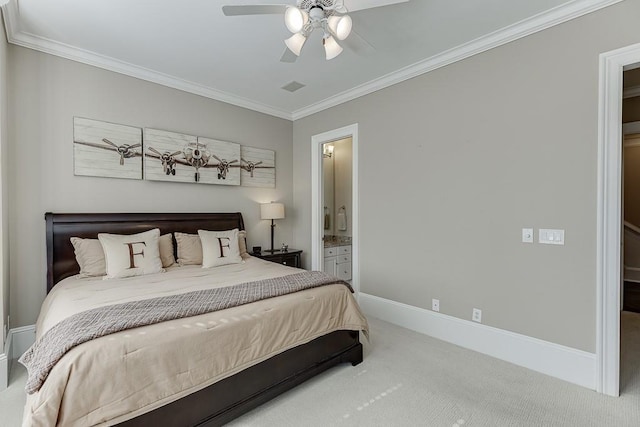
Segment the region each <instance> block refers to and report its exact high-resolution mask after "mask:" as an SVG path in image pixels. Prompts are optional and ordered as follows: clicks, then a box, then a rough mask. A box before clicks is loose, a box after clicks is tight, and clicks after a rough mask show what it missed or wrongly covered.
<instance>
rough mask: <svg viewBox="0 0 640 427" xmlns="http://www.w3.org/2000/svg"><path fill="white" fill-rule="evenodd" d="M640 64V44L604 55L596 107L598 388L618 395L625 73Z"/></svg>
mask: <svg viewBox="0 0 640 427" xmlns="http://www.w3.org/2000/svg"><path fill="white" fill-rule="evenodd" d="M638 67H640V44H635V45H632V46H628V47H625V48H622V49H617V50H615V51H612V52H607V53H603V54H601V55H600V97H599V108H598V110H599V111H598V125H599V126H598V127H599V132H598V133H599V136H598V202H597V209H598V211H597V216H598V219H597V244H596V252H597V253H596V274H597V277H596V282H597V307H596V312H597V327H596V390H597V391H598V392H601V393H604V394H608V395H610V396H619V394H620V308H621V304H620V302H621V292H620V291H621V286H620V285H621V278H622V271H621V270H622V265H621V264H622V261H621V260H622V257H621V247H620V243H621V236H622V194H621V193H622V136H623V133H622V97H623V94H622V87H623V72H624V71H625V70H632V69H635V68H638Z"/></svg>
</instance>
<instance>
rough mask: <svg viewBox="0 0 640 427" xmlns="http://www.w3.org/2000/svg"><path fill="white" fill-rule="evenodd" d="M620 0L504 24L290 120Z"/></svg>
mask: <svg viewBox="0 0 640 427" xmlns="http://www.w3.org/2000/svg"><path fill="white" fill-rule="evenodd" d="M621 1H623V0H574V1H572V2H570V3H566V4H564V5H561V6H557V7H555V8H553V9H550V10H548V11H545V12H542V13H539V14H537V15H534V16H532V17H531V18H527V19H525V20H522V21H520V22H517V23H515V24H512V25H509V26H508V27H505V28H502V29H500V30H497V31H494V32H493V33H489V34H487V35H485V36H482V37H478V38H477V39H475V40H472V41H470V42H467V43H464V44H461V45H458V46H456V47H454V48H452V49H449V50H447V51H444V52H442V53H440V54H437V55H434V56H432V57H430V58H427V59H424V60H422V61H419V62H416V63H415V64H412V65H409V66H407V67H404V68H401V69H399V70H397V71H394V72H392V73H389V74H387V75H385V76H382V77H380V78H377V79H375V80H371V81H370V82H367V83H365V84H362V85H360V86H356V87H354V88H353V89H349V90H347V91H344V92H342V93H340V94H338V95H335V96H331V97H329V98H326V99H324V100H322V101H320V102H317V103H315V104H311V105H309V106H307V107H305V108H301V109H299V110H295V111H293V112H292V116H293V120H294V121H295V120H299V119H302V118H304V117H307V116H310V115H312V114H315V113H317V112H320V111H322V110H326V109H328V108H331V107H335V106H336V105H340V104H343V103H345V102H348V101H351V100H353V99H356V98H359V97H361V96H364V95H368V94H370V93H373V92H377V91H379V90H381V89H384V88H387V87H389V86H393V85H395V84H397V83H401V82H403V81H406V80H409V79H411V78H414V77H417V76H419V75H422V74H425V73H428V72H430V71H433V70H436V69H438V68H442V67H445V66H447V65H450V64H453V63H454V62H458V61H462V60H463V59H466V58H469V57H471V56H473V55H477V54H479V53H482V52H486V51H487V50H490V49H493V48H496V47H498V46H502V45H504V44H507V43H510V42H512V41H514V40H518V39H520V38H523V37H526V36H528V35H531V34H534V33H537V32H539V31H542V30H546V29H547V28H550V27H553V26H555V25H558V24H562V23H564V22H567V21H570V20H572V19H575V18H579V17H580V16H583V15H586V14H589V13H591V12H595V11H597V10H600V9H602V8H605V7H607V6H611V5H613V4H615V3H619V2H621Z"/></svg>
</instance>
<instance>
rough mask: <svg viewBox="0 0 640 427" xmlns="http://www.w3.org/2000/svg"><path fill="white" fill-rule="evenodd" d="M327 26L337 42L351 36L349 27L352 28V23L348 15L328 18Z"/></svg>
mask: <svg viewBox="0 0 640 427" xmlns="http://www.w3.org/2000/svg"><path fill="white" fill-rule="evenodd" d="M327 24H328V25H329V28H330V29H331V31H333V34H335V35H336V37H337V38H338V40H344V39H346V38H347V37H349V34H351V27H353V21H352V20H351V17H350V16H349V15H342V16H336V15H333V16H330V17H329V19H328V22H327Z"/></svg>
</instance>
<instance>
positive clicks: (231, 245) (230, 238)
mask: <svg viewBox="0 0 640 427" xmlns="http://www.w3.org/2000/svg"><path fill="white" fill-rule="evenodd" d="M198 235H199V236H200V241H201V242H202V268H210V267H218V266H221V265H227V264H239V263H241V262H242V257H241V256H240V248H239V245H238V229H237V228H234V229H233V230H228V231H206V230H198Z"/></svg>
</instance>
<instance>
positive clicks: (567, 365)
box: [360, 293, 596, 389]
mask: <svg viewBox="0 0 640 427" xmlns="http://www.w3.org/2000/svg"><path fill="white" fill-rule="evenodd" d="M360 306H361V307H362V309H363V311H364V312H365V313H366V314H367V315H370V316H373V317H377V318H379V319H382V320H384V321H387V322H390V323H393V324H396V325H398V326H402V327H404V328H407V329H411V330H413V331H416V332H419V333H422V334H425V335H429V336H431V337H434V338H437V339H439V340H442V341H447V342H450V343H452V344H455V345H459V346H461V347H464V348H468V349H470V350H474V351H477V352H479V353H483V354H486V355H489V356H492V357H495V358H497V359H501V360H505V361H507V362H510V363H513V364H515V365H519V366H523V367H525V368H528V369H531V370H533V371H537V372H540V373H543V374H546V375H550V376H553V377H556V378H559V379H562V380H564V381H568V382H570V383H573V384H577V385H580V386H583V387H587V388H589V389H595V388H596V355H595V354H593V353H588V352H586V351H582V350H577V349H575V348H571V347H566V346H563V345H559V344H554V343H551V342H548V341H544V340H540V339H537V338H532V337H529V336H526V335H521V334H517V333H515V332H509V331H505V330H503V329H498V328H494V327H491V326H487V325H483V324H480V323H476V322H472V321H469V320H463V319H459V318H457V317H453V316H448V315H446V314H442V313H436V312H434V311H431V310H426V309H423V308H418V307H414V306H410V305H407V304H402V303H399V302H395V301H391V300H388V299H384V298H380V297H377V296H374V295H368V294H364V293H360Z"/></svg>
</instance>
